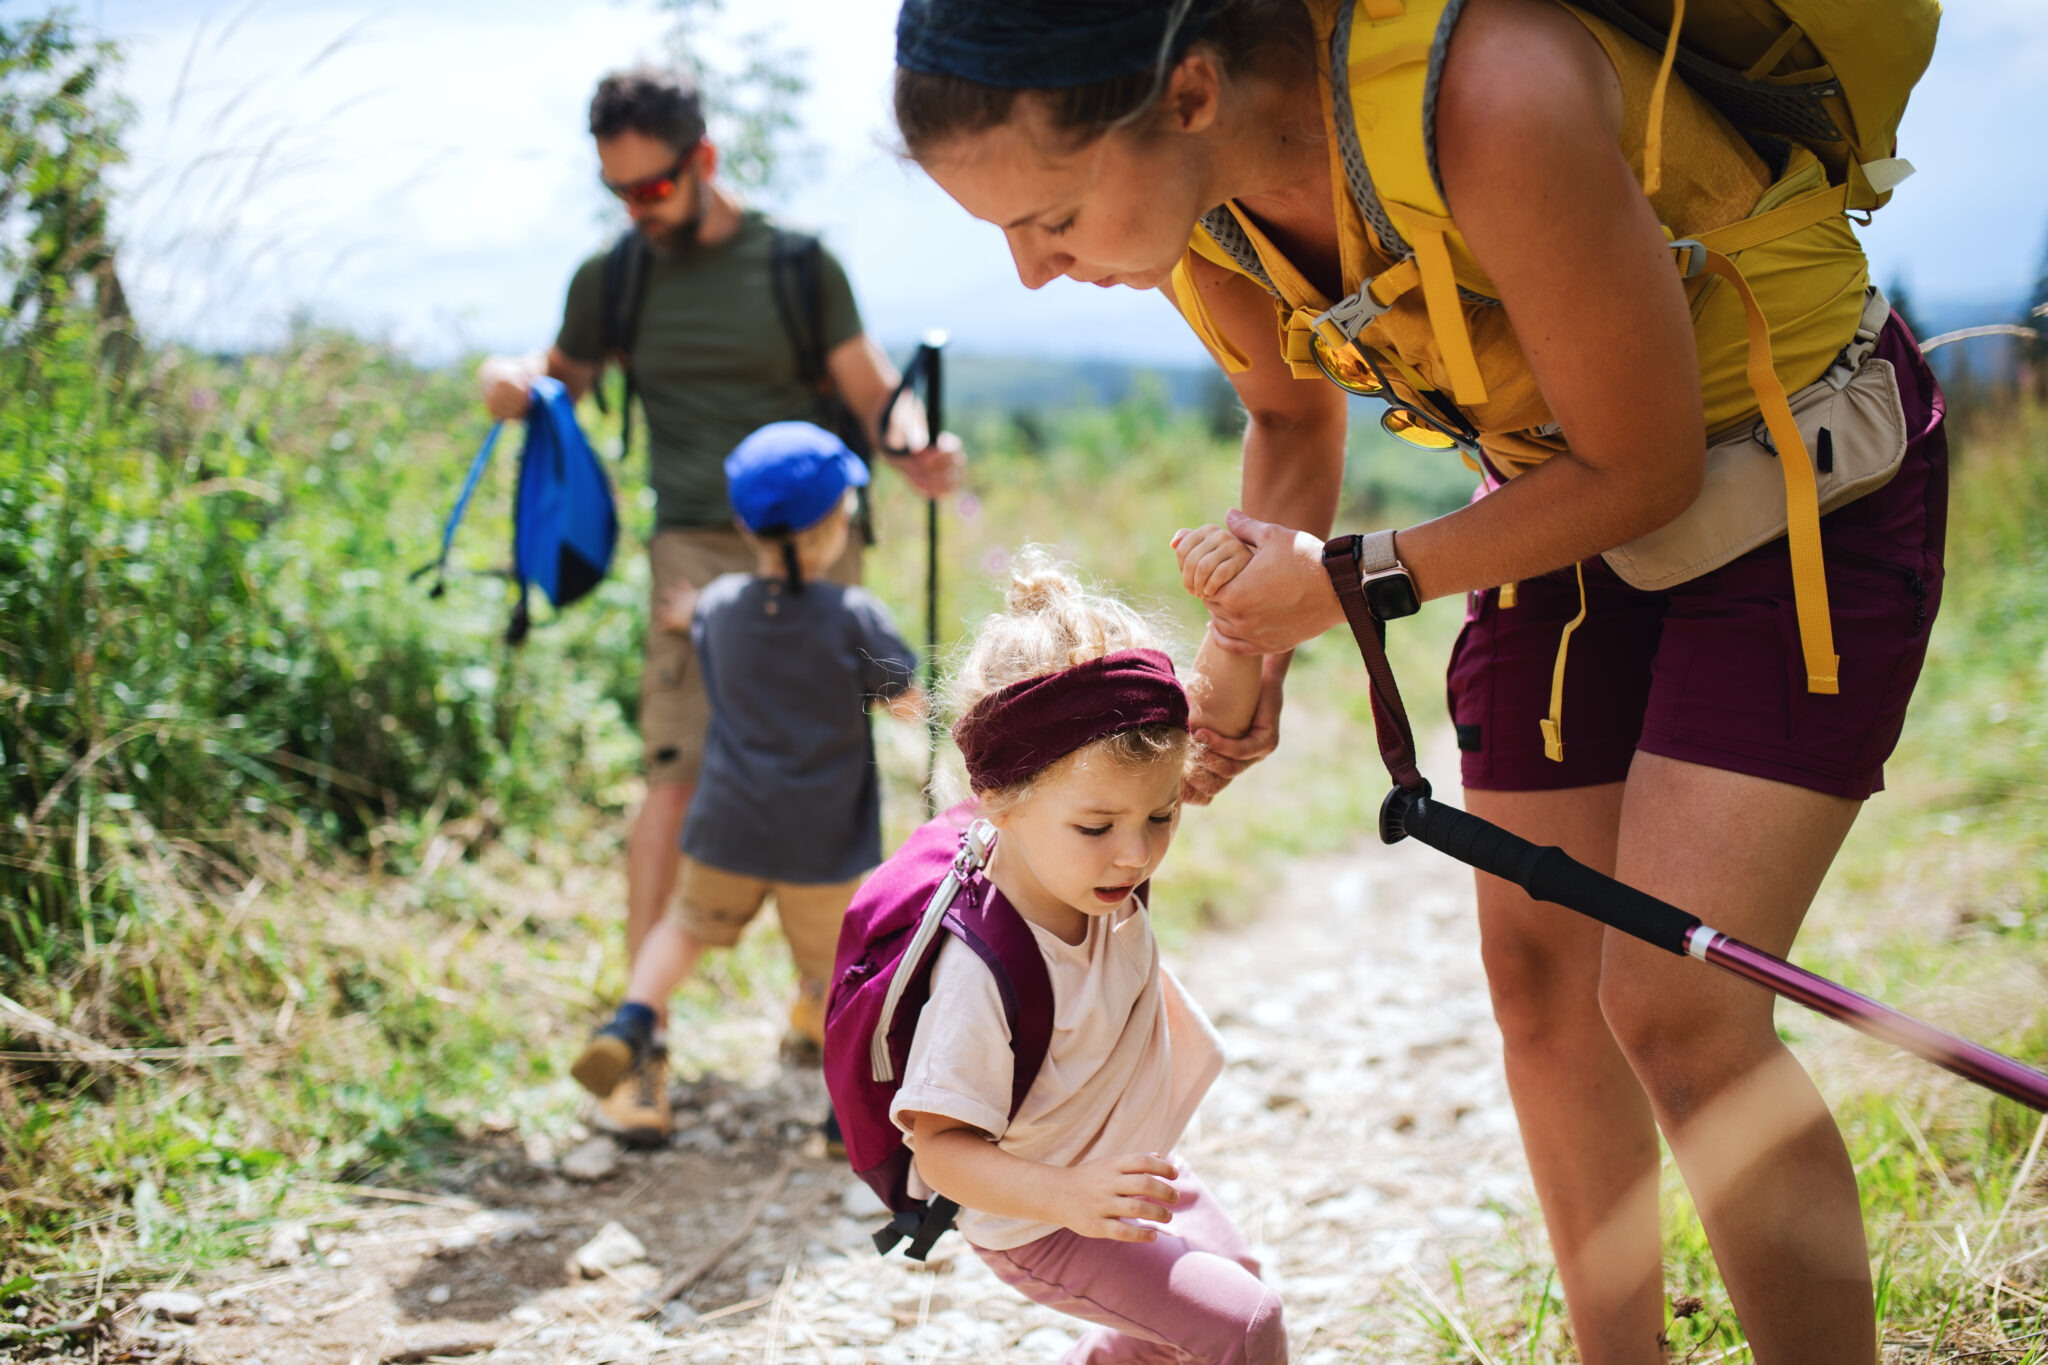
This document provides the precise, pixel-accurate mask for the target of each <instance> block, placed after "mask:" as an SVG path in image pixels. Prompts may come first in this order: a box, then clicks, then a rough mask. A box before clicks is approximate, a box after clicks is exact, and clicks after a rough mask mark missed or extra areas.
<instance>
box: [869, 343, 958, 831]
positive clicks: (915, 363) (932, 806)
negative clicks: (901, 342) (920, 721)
mask: <svg viewBox="0 0 2048 1365" xmlns="http://www.w3.org/2000/svg"><path fill="white" fill-rule="evenodd" d="M945 345H946V334H945V333H944V332H942V331H938V330H933V331H930V332H926V333H925V334H924V340H923V341H921V342H919V343H918V346H917V350H916V351H915V352H914V353H913V354H912V355H911V357H910V363H909V364H907V365H905V366H904V367H903V380H902V382H901V383H899V384H898V385H897V386H896V392H895V393H893V394H891V395H890V396H889V405H888V406H887V407H885V408H883V409H882V425H883V427H884V436H883V439H884V441H885V444H884V445H883V449H884V450H886V451H888V452H889V453H890V454H891V455H908V454H910V453H911V451H910V448H909V447H908V446H905V447H903V448H902V449H897V448H895V447H893V446H889V445H887V444H886V441H887V432H886V428H887V426H888V422H889V418H890V417H891V416H892V415H894V413H895V411H896V404H897V402H898V401H899V400H900V399H901V398H902V397H903V395H904V394H906V393H910V392H912V391H914V390H915V389H916V387H917V381H918V378H919V376H920V375H921V376H923V378H924V415H925V430H926V432H927V434H928V439H930V440H933V441H936V440H938V439H939V433H940V432H942V431H944V430H945V429H946V416H945V413H946V399H945V380H944V365H943V363H942V360H941V354H942V352H943V350H944V348H945ZM938 686H939V500H938V499H937V498H926V499H925V503H924V694H925V705H926V707H927V710H926V713H925V717H926V718H925V732H926V748H925V764H924V814H925V818H926V819H927V820H929V819H930V818H931V817H932V816H934V815H936V814H938V799H939V798H938V792H937V790H936V787H935V783H936V782H937V779H938V771H939V723H938V719H937V710H936V700H937V697H938Z"/></svg>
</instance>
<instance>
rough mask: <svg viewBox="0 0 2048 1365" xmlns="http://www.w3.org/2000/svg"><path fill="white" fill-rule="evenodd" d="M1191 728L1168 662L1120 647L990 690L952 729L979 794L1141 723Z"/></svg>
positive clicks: (1185, 703)
mask: <svg viewBox="0 0 2048 1365" xmlns="http://www.w3.org/2000/svg"><path fill="white" fill-rule="evenodd" d="M1187 723H1188V694H1187V691H1186V689H1184V688H1183V687H1182V686H1181V685H1180V680H1179V679H1177V678H1175V677H1174V676H1173V660H1171V659H1169V658H1167V657H1166V656H1165V655H1164V654H1162V653H1160V652H1159V651H1158V650H1156V649H1125V650H1120V651H1118V652H1117V653H1115V654H1105V655H1103V656H1102V657H1101V658H1099V659H1091V660H1089V661H1088V662H1087V663H1085V664H1076V665H1075V666H1074V667H1072V668H1064V669H1061V670H1060V671H1059V672H1057V673H1043V674H1040V675H1039V676H1038V677H1035V678H1026V679H1024V680H1023V681H1022V682H1014V683H1011V684H1010V685H1009V686H1008V687H1005V688H1002V689H1001V690H999V691H995V692H991V693H989V694H988V695H987V696H986V697H983V698H982V699H981V700H980V701H978V702H976V703H975V704H974V707H973V709H972V710H970V711H968V713H967V714H966V715H964V716H962V717H961V718H960V722H959V724H957V725H955V726H954V727H953V739H954V742H956V743H957V744H959V746H960V752H961V754H962V756H964V757H965V758H966V759H967V780H968V783H969V784H970V785H971V786H972V787H973V788H974V790H976V791H978V792H983V791H994V790H996V789H997V788H999V787H1007V786H1009V785H1010V784H1011V783H1013V782H1021V781H1023V780H1024V779H1025V778H1027V777H1029V776H1031V775H1032V774H1033V773H1035V772H1038V771H1039V770H1040V769H1042V768H1045V767H1047V766H1048V765H1050V764H1052V763H1054V762H1056V761H1057V760H1059V759H1062V758H1065V757H1066V756H1067V755H1068V754H1070V753H1072V752H1074V750H1076V749H1078V748H1080V747H1081V746H1083V745H1085V744H1093V743H1094V742H1095V741H1096V740H1098V739H1103V738H1105V737H1107V736H1109V735H1113V734H1116V733H1117V732H1118V731H1120V730H1135V729H1137V728H1138V727H1139V726H1141V725H1176V726H1180V727H1182V728H1186V726H1187Z"/></svg>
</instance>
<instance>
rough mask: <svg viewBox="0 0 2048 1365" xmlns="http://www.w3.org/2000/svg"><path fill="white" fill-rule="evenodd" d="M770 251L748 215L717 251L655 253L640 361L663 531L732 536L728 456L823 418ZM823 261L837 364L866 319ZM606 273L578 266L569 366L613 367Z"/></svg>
mask: <svg viewBox="0 0 2048 1365" xmlns="http://www.w3.org/2000/svg"><path fill="white" fill-rule="evenodd" d="M774 241H775V227H774V225H773V224H772V223H770V222H769V221H768V219H767V218H766V217H764V216H763V215H761V214H759V213H748V214H746V215H745V216H744V217H743V218H742V219H741V220H740V226H739V230H738V231H736V232H735V233H734V234H733V235H732V236H731V237H729V238H727V239H726V240H725V241H723V242H720V243H719V244H718V245H717V246H711V247H704V246H689V247H684V248H682V249H680V250H678V251H675V252H673V253H669V254H662V253H659V252H656V253H651V254H650V257H649V260H648V265H647V283H646V293H645V294H643V295H642V299H641V304H640V319H639V322H638V324H637V327H636V329H635V333H634V338H633V348H632V358H633V375H634V381H635V383H636V385H637V386H638V388H639V392H640V401H641V405H642V406H643V407H644V408H645V409H646V412H647V430H648V452H649V456H648V465H647V468H648V475H647V479H648V482H649V483H650V484H651V485H652V486H653V488H654V497H655V511H654V515H655V521H656V522H657V523H658V524H659V525H661V526H664V527H667V526H725V525H729V524H730V523H731V521H732V507H731V505H730V504H729V503H727V502H726V498H725V457H726V456H727V455H729V454H731V453H732V448H733V447H734V446H736V445H738V444H739V443H740V440H741V438H742V437H744V436H746V435H747V434H748V433H749V432H751V431H753V430H755V429H756V428H758V427H762V426H766V425H767V424H768V423H770V422H782V421H789V420H792V419H797V420H805V421H810V420H815V419H816V417H817V415H818V395H817V393H816V391H815V390H814V389H813V388H811V386H809V385H807V384H805V383H803V382H802V381H801V380H799V379H798V378H797V367H796V350H795V348H794V347H793V346H792V345H791V343H790V338H789V333H788V331H787V330H786V329H784V327H783V325H782V317H781V315H780V314H779V313H778V312H776V309H775V293H774V286H773V284H772V282H771V280H770V278H769V266H768V261H769V253H770V250H771V248H772V246H773V244H774ZM818 256H819V268H818V295H819V314H820V336H821V339H822V340H823V343H824V347H825V351H826V353H827V354H830V353H831V351H832V348H833V347H835V346H837V345H839V343H841V342H842V341H845V340H847V339H848V338H850V337H855V336H858V335H860V330H861V324H860V310H859V309H858V308H857V307H856V306H855V305H854V301H853V288H852V286H851V285H849V284H848V283H847V281H846V271H845V270H844V269H842V268H841V267H840V264H839V262H838V261H837V260H836V259H834V258H833V256H832V253H831V252H829V251H824V250H820V251H819V253H818ZM604 263H605V254H604V253H602V252H600V253H599V254H598V255H595V256H592V257H591V258H590V259H589V260H587V261H585V262H584V263H583V264H582V265H580V266H578V267H577V269H576V275H575V277H574V278H573V279H571V280H570V281H569V301H568V304H567V306H566V307H564V308H563V310H562V332H561V335H560V336H559V337H557V338H556V339H555V344H556V345H557V346H559V347H560V348H561V349H562V353H563V354H564V355H566V356H568V357H569V358H570V359H572V360H578V361H582V362H584V363H585V364H596V363H598V362H600V361H602V360H604V359H605V358H606V357H605V355H604V348H603V343H602V336H603V328H602V324H601V320H600V314H601V313H602V311H603V307H604Z"/></svg>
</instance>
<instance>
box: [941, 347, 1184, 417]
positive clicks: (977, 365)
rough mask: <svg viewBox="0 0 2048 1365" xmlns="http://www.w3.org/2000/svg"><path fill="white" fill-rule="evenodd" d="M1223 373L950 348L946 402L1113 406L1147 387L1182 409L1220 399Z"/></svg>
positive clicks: (1004, 407) (1041, 407)
mask: <svg viewBox="0 0 2048 1365" xmlns="http://www.w3.org/2000/svg"><path fill="white" fill-rule="evenodd" d="M1223 382H1224V381H1223V377H1222V376H1221V375H1220V374H1218V373H1217V372H1216V371H1215V370H1213V369H1210V368H1208V367H1206V366H1146V365H1128V364H1123V363H1120V362H1117V361H1109V360H1055V359H1048V358H1042V357H1035V356H996V355H985V354H984V355H977V354H974V353H973V352H960V353H954V352H952V351H948V352H947V354H946V403H947V406H948V407H952V408H958V409H961V410H963V411H964V410H973V409H980V410H984V411H986V410H994V411H998V412H1017V411H1024V412H1038V411H1045V410H1049V409H1058V408H1064V407H1072V406H1075V405H1077V404H1079V405H1084V406H1089V407H1113V406H1115V405H1116V404H1118V403H1120V402H1122V401H1123V400H1124V399H1126V398H1128V397H1131V396H1132V395H1133V394H1135V393H1137V392H1139V391H1141V390H1142V389H1147V388H1149V389H1151V390H1152V391H1154V392H1156V393H1158V394H1159V395H1160V396H1161V397H1162V398H1163V399H1164V400H1165V402H1166V404H1167V406H1168V407H1170V408H1173V409H1176V410H1185V409H1199V408H1203V407H1205V406H1207V405H1209V404H1213V403H1215V402H1217V401H1218V397H1217V393H1218V388H1219V386H1221V385H1222V384H1223Z"/></svg>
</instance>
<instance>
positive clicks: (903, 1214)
mask: <svg viewBox="0 0 2048 1365" xmlns="http://www.w3.org/2000/svg"><path fill="white" fill-rule="evenodd" d="M959 1212H960V1206H959V1205H958V1204H956V1203H954V1202H953V1201H952V1200H950V1199H948V1198H946V1196H944V1195H943V1194H935V1195H933V1196H932V1197H931V1200H930V1201H929V1202H928V1203H926V1204H925V1205H924V1206H923V1207H922V1208H915V1209H899V1210H898V1211H897V1212H896V1214H895V1216H893V1217H892V1218H890V1219H889V1221H888V1222H886V1223H884V1224H883V1225H882V1226H881V1227H878V1228H876V1229H875V1231H874V1234H873V1241H874V1244H875V1251H876V1253H877V1254H878V1255H882V1256H887V1255H888V1254H889V1252H890V1250H891V1249H892V1248H893V1247H894V1246H895V1245H896V1244H897V1243H898V1242H900V1241H902V1240H903V1239H904V1238H906V1237H907V1238H909V1239H910V1245H909V1246H907V1247H905V1248H903V1254H904V1255H905V1256H908V1257H909V1258H910V1259H911V1260H913V1261H922V1260H924V1259H925V1258H926V1257H927V1256H929V1255H931V1253H932V1247H933V1245H935V1244H936V1243H937V1242H938V1240H939V1238H941V1237H943V1236H945V1235H946V1232H947V1230H948V1229H950V1228H951V1227H952V1226H953V1216H954V1215H955V1214H957V1213H959Z"/></svg>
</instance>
